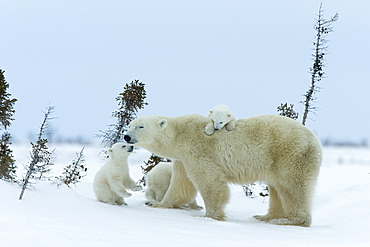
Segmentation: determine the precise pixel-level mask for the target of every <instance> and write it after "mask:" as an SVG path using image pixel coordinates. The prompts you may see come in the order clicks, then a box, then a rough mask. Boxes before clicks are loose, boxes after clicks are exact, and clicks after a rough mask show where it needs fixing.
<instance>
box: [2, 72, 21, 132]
mask: <svg viewBox="0 0 370 247" xmlns="http://www.w3.org/2000/svg"><path fill="white" fill-rule="evenodd" d="M4 72H5V71H4V70H2V69H0V123H1V125H0V129H1V128H4V129H5V130H6V129H7V128H8V127H9V126H10V123H11V121H13V120H14V119H13V118H12V117H13V115H14V113H15V110H14V108H13V107H14V104H15V102H17V99H11V98H10V96H11V94H10V93H8V92H7V90H8V88H9V84H8V83H7V82H6V80H5V76H4Z"/></svg>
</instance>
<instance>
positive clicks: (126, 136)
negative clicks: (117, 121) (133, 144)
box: [123, 135, 131, 142]
mask: <svg viewBox="0 0 370 247" xmlns="http://www.w3.org/2000/svg"><path fill="white" fill-rule="evenodd" d="M123 139H125V141H126V142H129V141H131V137H130V136H128V135H125V136H124V137H123Z"/></svg>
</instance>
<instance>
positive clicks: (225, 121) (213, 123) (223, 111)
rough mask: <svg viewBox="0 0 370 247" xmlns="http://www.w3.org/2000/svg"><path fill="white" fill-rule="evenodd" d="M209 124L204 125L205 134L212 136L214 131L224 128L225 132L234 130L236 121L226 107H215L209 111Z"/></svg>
mask: <svg viewBox="0 0 370 247" xmlns="http://www.w3.org/2000/svg"><path fill="white" fill-rule="evenodd" d="M207 118H208V119H209V122H208V124H207V125H206V128H205V132H206V134H207V135H212V134H213V133H214V132H215V130H220V129H222V128H223V127H224V126H225V128H226V129H227V130H229V131H231V130H234V129H235V122H236V119H235V117H234V115H233V114H232V112H231V110H230V108H229V107H227V106H226V105H216V106H215V107H213V108H212V110H210V111H209V114H208V117H207Z"/></svg>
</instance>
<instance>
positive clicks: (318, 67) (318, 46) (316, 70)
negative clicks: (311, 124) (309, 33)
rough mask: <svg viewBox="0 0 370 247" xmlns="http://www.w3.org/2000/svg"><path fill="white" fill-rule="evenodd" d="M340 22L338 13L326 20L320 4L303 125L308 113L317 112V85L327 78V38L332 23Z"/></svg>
mask: <svg viewBox="0 0 370 247" xmlns="http://www.w3.org/2000/svg"><path fill="white" fill-rule="evenodd" d="M337 20H338V13H337V14H335V15H334V16H333V17H332V18H331V19H330V20H326V19H324V10H323V9H322V4H320V8H319V14H318V15H317V19H316V23H315V25H314V29H315V31H316V36H315V41H314V42H313V45H314V47H315V48H314V54H312V56H313V61H314V62H313V65H312V67H311V68H310V73H311V85H310V87H309V89H308V90H307V92H306V94H305V95H304V97H305V100H304V101H301V103H302V104H303V105H304V111H303V119H302V124H303V125H305V124H306V120H307V116H308V112H310V111H313V110H316V107H314V106H313V105H312V102H313V101H314V100H315V97H314V94H315V93H317V92H319V90H320V87H319V86H318V85H317V83H318V82H320V81H321V79H322V78H324V77H325V72H324V67H325V64H324V56H325V55H327V49H328V47H327V46H326V43H327V42H328V41H327V40H326V36H327V35H328V34H329V33H330V32H333V27H332V23H333V22H335V21H337Z"/></svg>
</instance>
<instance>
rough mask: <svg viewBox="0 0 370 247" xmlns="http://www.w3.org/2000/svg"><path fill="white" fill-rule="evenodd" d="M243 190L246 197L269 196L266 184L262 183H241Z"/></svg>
mask: <svg viewBox="0 0 370 247" xmlns="http://www.w3.org/2000/svg"><path fill="white" fill-rule="evenodd" d="M243 190H244V192H245V195H246V196H247V197H252V198H253V197H258V196H260V197H266V196H269V189H268V186H267V185H266V184H264V183H259V184H257V183H253V184H246V185H243Z"/></svg>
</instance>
